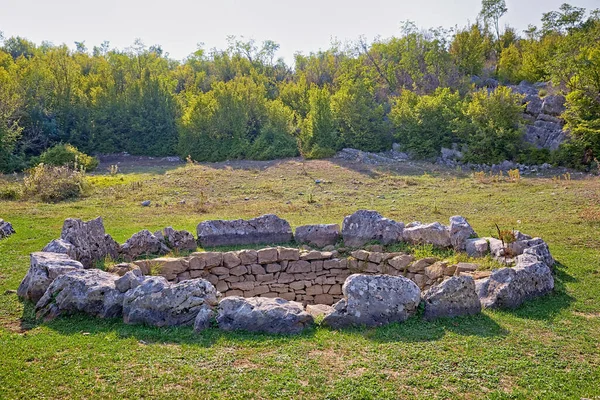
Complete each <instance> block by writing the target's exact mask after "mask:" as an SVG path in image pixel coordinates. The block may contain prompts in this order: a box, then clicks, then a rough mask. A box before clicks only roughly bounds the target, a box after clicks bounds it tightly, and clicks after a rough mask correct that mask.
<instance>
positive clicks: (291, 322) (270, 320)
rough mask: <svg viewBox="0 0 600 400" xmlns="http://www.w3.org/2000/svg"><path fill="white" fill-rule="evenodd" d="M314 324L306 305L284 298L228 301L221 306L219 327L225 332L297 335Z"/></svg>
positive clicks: (241, 298)
mask: <svg viewBox="0 0 600 400" xmlns="http://www.w3.org/2000/svg"><path fill="white" fill-rule="evenodd" d="M313 323H314V319H313V317H312V315H310V314H309V313H307V312H306V311H304V309H303V307H302V304H300V303H296V302H293V301H287V300H284V299H282V298H266V297H252V298H248V299H246V298H243V297H226V298H224V299H223V300H221V302H220V303H219V307H218V314H217V324H218V325H219V328H220V329H223V330H225V331H233V330H245V331H250V332H266V333H276V334H296V333H300V332H302V331H303V330H304V329H306V328H308V327H310V326H312V325H313Z"/></svg>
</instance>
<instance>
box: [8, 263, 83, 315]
mask: <svg viewBox="0 0 600 400" xmlns="http://www.w3.org/2000/svg"><path fill="white" fill-rule="evenodd" d="M78 269H83V265H82V264H81V263H80V262H79V261H75V260H72V259H70V258H69V257H68V256H67V255H66V254H59V253H48V252H38V253H31V255H30V265H29V270H28V271H27V275H25V278H24V279H23V281H22V282H21V284H20V285H19V289H17V295H18V296H19V297H20V298H22V299H24V300H30V301H32V302H33V303H34V304H35V303H37V302H38V301H39V300H40V299H41V298H42V296H43V295H44V293H45V292H46V290H47V289H48V287H49V286H50V284H51V283H52V281H54V279H56V278H57V277H58V276H60V275H63V274H66V273H67V272H71V271H75V270H78Z"/></svg>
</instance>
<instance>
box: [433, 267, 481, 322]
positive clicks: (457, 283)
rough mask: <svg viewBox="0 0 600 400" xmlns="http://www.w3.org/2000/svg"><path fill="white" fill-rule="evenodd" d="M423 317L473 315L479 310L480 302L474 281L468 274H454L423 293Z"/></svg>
mask: <svg viewBox="0 0 600 400" xmlns="http://www.w3.org/2000/svg"><path fill="white" fill-rule="evenodd" d="M423 303H424V304H425V311H424V313H423V318H425V319H428V320H432V319H435V318H440V317H456V316H459V315H473V314H478V313H479V312H481V303H480V302H479V297H477V293H476V292H475V281H474V280H473V278H472V277H470V276H454V277H452V278H450V279H446V280H445V281H443V282H442V283H440V284H439V285H436V286H433V287H432V288H431V289H429V290H428V291H427V292H425V293H424V294H423Z"/></svg>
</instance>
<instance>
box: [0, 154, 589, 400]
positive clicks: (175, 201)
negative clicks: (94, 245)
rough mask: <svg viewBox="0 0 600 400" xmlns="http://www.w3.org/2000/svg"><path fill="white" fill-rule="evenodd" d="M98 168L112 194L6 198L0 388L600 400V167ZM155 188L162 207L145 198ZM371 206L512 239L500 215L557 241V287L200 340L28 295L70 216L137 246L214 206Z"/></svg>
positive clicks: (299, 220)
mask: <svg viewBox="0 0 600 400" xmlns="http://www.w3.org/2000/svg"><path fill="white" fill-rule="evenodd" d="M242 167H243V168H242ZM121 178H122V179H121ZM315 179H323V180H324V181H326V183H324V184H321V185H316V184H315V183H314V180H315ZM91 180H92V181H93V182H94V184H95V189H94V193H92V194H91V195H90V196H89V197H87V198H84V199H81V200H78V201H72V202H65V203H59V204H54V205H51V204H43V203H37V202H27V201H0V218H4V219H5V220H7V221H10V222H12V223H13V225H14V227H15V229H16V230H17V234H16V235H13V236H12V237H10V238H8V239H5V240H2V241H0V349H1V354H2V362H0V398H140V397H145V398H150V397H165V398H177V399H181V398H219V399H255V398H282V399H289V398H328V399H382V398H383V399H387V398H389V399H398V398H424V399H425V398H427V399H430V398H472V399H479V398H491V399H503V398H507V399H508V398H511V399H531V398H543V399H546V398H555V399H564V398H572V399H580V398H600V385H599V384H598V382H600V345H599V343H600V197H599V193H600V182H599V181H598V179H597V178H587V179H581V180H571V181H564V180H562V181H557V180H552V179H549V178H545V179H537V178H522V179H521V181H520V182H518V183H509V182H490V183H481V182H478V181H477V180H475V179H473V178H471V177H469V176H466V175H464V174H460V173H458V172H454V173H452V172H444V171H428V174H426V175H424V174H423V169H420V168H419V167H414V168H413V167H406V168H405V169H404V170H401V171H385V170H377V169H373V168H372V167H366V166H361V165H355V164H351V165H344V164H336V163H334V162H331V161H311V162H305V163H302V162H298V161H297V160H285V161H281V162H270V163H252V164H251V165H250V166H248V163H233V164H231V166H227V165H226V164H216V165H211V166H208V165H200V166H194V167H190V166H187V167H182V168H179V169H175V170H168V171H161V172H160V173H153V172H152V171H150V172H147V173H144V172H136V173H132V174H127V175H117V176H115V177H110V176H94V177H91ZM1 184H2V183H1V182H0V185H1ZM300 193H302V194H300ZM309 194H312V200H313V201H314V202H309V201H308V200H309ZM143 200H151V201H152V206H151V207H141V206H140V202H141V201H143ZM181 200H185V204H183V203H180V201H181ZM155 205H160V206H159V207H156V206H155ZM360 208H370V209H376V210H378V211H380V212H381V213H382V214H384V215H385V216H387V217H390V218H394V219H396V220H400V221H404V222H410V221H412V220H419V221H422V222H431V221H435V220H438V221H440V222H443V223H447V220H448V218H449V217H450V216H452V215H456V214H461V215H463V216H465V217H467V218H468V219H469V221H470V222H471V224H472V225H473V227H474V228H475V230H476V231H477V232H478V233H479V234H480V235H481V236H484V235H486V236H487V235H492V234H494V233H495V229H496V228H495V226H494V224H495V223H498V225H499V226H500V227H501V228H502V229H513V228H514V229H519V230H521V231H523V232H526V233H528V234H531V235H535V236H541V237H542V238H544V239H545V240H546V241H547V242H548V243H549V245H550V248H551V250H552V253H553V255H554V256H555V258H556V259H557V260H558V261H559V264H558V266H557V267H556V277H555V280H556V291H555V292H554V293H553V294H551V295H548V296H545V297H542V298H538V299H536V300H533V301H530V302H527V303H526V304H525V305H523V306H522V307H521V308H519V309H517V310H515V311H497V312H492V311H484V312H483V313H482V314H480V315H477V316H473V317H463V318H456V319H446V320H438V321H434V322H425V321H422V320H420V319H418V318H413V319H410V320H409V321H407V322H406V323H403V324H395V325H391V326H387V327H382V328H377V329H358V328H357V329H349V330H343V331H333V330H329V329H326V328H321V327H317V328H314V329H313V330H310V331H308V332H305V333H304V334H302V335H299V336H294V337H285V336H270V335H259V334H248V333H225V332H221V331H219V330H217V329H209V330H208V331H206V332H204V333H202V334H199V335H197V334H194V333H193V332H192V330H191V328H168V329H167V328H160V329H159V328H151V327H145V326H127V325H125V324H123V323H122V322H121V321H119V320H99V319H93V318H88V317H86V316H72V317H66V318H60V319H58V320H55V321H53V322H50V323H40V322H38V321H35V320H34V318H33V310H32V308H33V306H32V305H31V304H27V303H25V304H24V303H22V302H20V301H19V300H18V298H17V296H16V295H15V294H14V293H13V292H10V290H14V289H16V288H17V286H18V284H19V282H20V281H21V279H22V278H23V276H24V275H25V272H26V271H27V268H28V254H29V253H30V252H32V251H38V250H40V249H41V248H42V247H43V246H44V245H45V244H46V243H47V242H49V241H50V240H51V239H53V238H56V237H58V236H59V235H60V229H61V227H62V222H63V220H64V219H65V218H67V217H78V218H84V219H89V218H93V217H96V216H98V215H100V216H102V217H103V218H104V222H105V226H106V228H107V231H108V232H109V233H110V234H111V235H113V237H114V238H115V239H116V240H117V241H119V242H123V241H125V240H126V239H127V238H128V237H129V236H130V235H132V234H133V233H135V232H137V231H139V230H140V229H144V228H145V229H149V230H150V231H155V230H158V229H160V228H163V227H164V226H168V225H172V226H174V227H175V228H178V229H188V230H190V231H192V232H194V231H195V226H196V224H197V223H198V222H200V221H202V220H205V219H213V218H225V219H230V218H250V217H255V216H257V215H260V214H264V213H267V212H270V213H275V214H277V215H279V216H281V217H283V218H286V219H287V220H288V221H290V223H291V224H292V225H293V226H297V225H301V224H305V223H341V221H342V219H343V217H344V216H345V215H348V214H350V213H352V212H353V211H355V210H357V209H360ZM423 251H428V249H424V250H423Z"/></svg>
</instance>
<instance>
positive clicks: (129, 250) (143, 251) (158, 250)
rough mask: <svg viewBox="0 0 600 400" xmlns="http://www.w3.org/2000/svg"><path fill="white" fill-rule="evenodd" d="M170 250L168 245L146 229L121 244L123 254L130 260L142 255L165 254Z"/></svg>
mask: <svg viewBox="0 0 600 400" xmlns="http://www.w3.org/2000/svg"><path fill="white" fill-rule="evenodd" d="M168 252H169V248H168V247H167V245H166V244H165V243H163V242H162V241H161V240H160V239H159V238H157V237H156V236H154V235H153V234H152V233H150V231H148V230H146V229H144V230H142V231H140V232H138V233H135V234H133V236H131V237H130V238H129V239H127V241H126V242H125V243H124V244H123V246H121V256H123V258H125V259H126V260H128V261H133V260H135V259H136V258H138V257H140V256H148V255H164V254H167V253H168Z"/></svg>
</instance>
